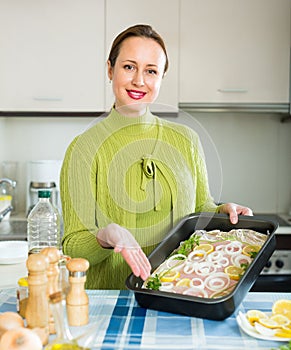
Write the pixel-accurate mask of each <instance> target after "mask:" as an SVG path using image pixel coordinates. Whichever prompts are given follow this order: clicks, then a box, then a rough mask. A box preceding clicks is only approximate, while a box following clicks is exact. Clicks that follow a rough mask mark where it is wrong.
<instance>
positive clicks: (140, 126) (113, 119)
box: [106, 107, 157, 134]
mask: <svg viewBox="0 0 291 350" xmlns="http://www.w3.org/2000/svg"><path fill="white" fill-rule="evenodd" d="M156 118H157V117H156V116H155V115H153V114H152V113H151V112H150V110H149V108H147V110H146V112H145V113H144V114H143V115H141V116H138V117H127V116H124V115H122V114H120V113H119V112H118V111H117V110H116V109H115V108H114V107H112V109H111V111H110V113H109V115H108V116H107V117H106V124H107V125H108V126H109V128H110V129H111V130H116V129H120V131H121V132H122V131H123V129H124V132H126V133H127V134H138V133H142V132H145V131H148V130H149V129H150V128H151V127H152V126H154V125H155V124H156Z"/></svg>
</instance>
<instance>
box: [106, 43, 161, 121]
mask: <svg viewBox="0 0 291 350" xmlns="http://www.w3.org/2000/svg"><path fill="white" fill-rule="evenodd" d="M165 63H166V57H165V54H164V51H163V49H162V48H161V46H160V45H159V44H158V43H157V42H156V41H155V40H153V39H149V38H140V37H130V38H127V39H126V40H124V42H123V43H122V44H121V47H120V52H119V55H118V57H117V59H116V63H115V66H114V67H111V64H110V62H109V61H108V62H107V64H108V77H109V79H110V80H112V88H113V93H114V95H115V108H116V109H117V110H119V112H120V113H121V114H123V115H126V116H129V117H130V116H132V117H134V116H139V115H142V114H144V112H145V110H146V106H147V104H149V103H152V102H154V101H155V100H156V98H157V97H158V94H159V90H160V86H161V81H162V78H163V74H164V67H165Z"/></svg>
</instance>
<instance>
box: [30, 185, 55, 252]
mask: <svg viewBox="0 0 291 350" xmlns="http://www.w3.org/2000/svg"><path fill="white" fill-rule="evenodd" d="M50 196H51V192H50V191H48V190H40V191H38V202H37V204H36V205H35V206H34V208H33V209H32V210H31V212H30V213H29V215H28V218H27V240H28V252H29V254H32V253H39V252H40V251H41V250H42V248H45V247H57V248H59V249H60V248H61V237H60V235H61V234H60V215H59V212H58V210H57V209H56V208H55V207H54V206H53V205H52V203H51V201H50Z"/></svg>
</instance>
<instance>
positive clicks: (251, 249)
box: [242, 245, 261, 256]
mask: <svg viewBox="0 0 291 350" xmlns="http://www.w3.org/2000/svg"><path fill="white" fill-rule="evenodd" d="M260 249H261V247H260V246H259V245H246V246H245V247H244V248H243V250H242V253H243V254H244V255H247V256H251V255H252V253H257V252H258V251H259V250H260Z"/></svg>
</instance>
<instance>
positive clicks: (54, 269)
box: [40, 247, 61, 334]
mask: <svg viewBox="0 0 291 350" xmlns="http://www.w3.org/2000/svg"><path fill="white" fill-rule="evenodd" d="M40 253H41V254H43V255H45V256H46V257H48V260H49V266H48V269H47V278H48V283H47V300H49V296H50V295H52V294H55V293H57V292H58V291H59V290H60V287H59V273H60V271H59V266H58V264H59V260H60V257H61V254H60V251H59V250H58V248H55V247H47V248H44V249H42V250H41V251H40ZM48 302H49V301H48ZM49 333H50V334H55V333H56V329H55V321H54V317H53V314H52V312H51V310H50V308H49Z"/></svg>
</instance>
